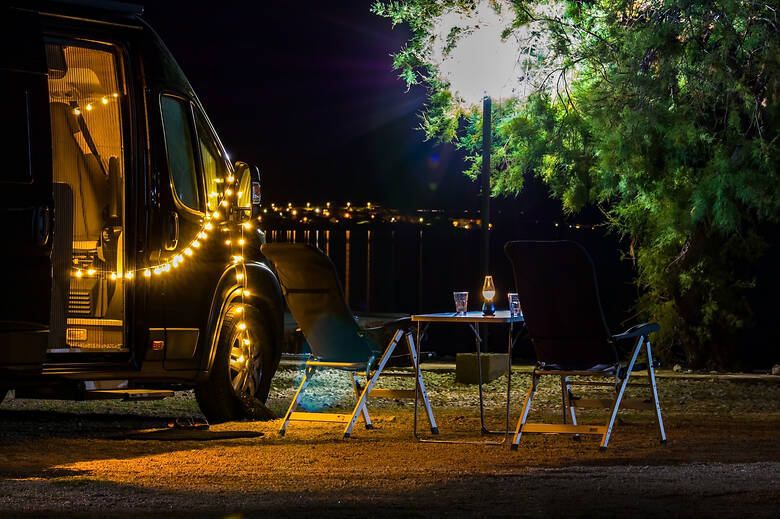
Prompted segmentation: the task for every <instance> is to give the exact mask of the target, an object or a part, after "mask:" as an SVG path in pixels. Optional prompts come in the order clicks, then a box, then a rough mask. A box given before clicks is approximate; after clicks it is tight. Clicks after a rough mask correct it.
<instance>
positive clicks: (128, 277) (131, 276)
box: [125, 272, 133, 279]
mask: <svg viewBox="0 0 780 519" xmlns="http://www.w3.org/2000/svg"><path fill="white" fill-rule="evenodd" d="M125 278H127V279H133V273H132V272H128V273H126V274H125Z"/></svg>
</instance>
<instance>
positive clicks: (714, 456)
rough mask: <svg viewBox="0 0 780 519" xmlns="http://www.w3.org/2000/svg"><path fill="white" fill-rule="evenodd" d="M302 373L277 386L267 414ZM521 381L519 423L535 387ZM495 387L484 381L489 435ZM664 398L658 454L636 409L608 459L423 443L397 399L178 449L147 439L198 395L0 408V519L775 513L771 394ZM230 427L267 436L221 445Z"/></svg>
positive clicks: (570, 450) (723, 390)
mask: <svg viewBox="0 0 780 519" xmlns="http://www.w3.org/2000/svg"><path fill="white" fill-rule="evenodd" d="M297 376H298V374H297V372H296V371H295V370H293V369H286V370H283V371H282V372H280V374H279V376H278V377H277V379H276V381H275V383H274V388H273V391H272V394H271V398H270V406H271V408H272V409H273V410H274V411H275V412H276V413H277V414H280V413H281V412H282V411H283V410H284V408H285V406H286V404H287V403H288V402H289V397H290V395H291V393H292V390H293V386H294V384H295V380H296V377H297ZM338 376H341V374H335V375H333V376H332V377H330V376H324V377H323V380H322V387H323V388H327V389H328V391H323V392H324V393H325V394H326V395H327V398H326V400H327V401H325V402H323V401H317V400H316V399H315V400H312V401H310V402H308V403H307V405H309V406H312V407H319V406H324V405H328V406H335V407H336V408H339V407H342V406H343V405H344V404H345V403H346V402H348V401H349V386H348V383H347V382H346V381H345V380H342V379H339V378H338ZM514 379H515V383H514V387H515V390H514V391H513V402H514V403H515V405H513V424H512V426H513V427H514V420H516V416H517V411H518V409H519V405H520V402H521V395H522V393H523V391H524V390H525V388H526V387H527V382H528V377H527V376H526V375H520V374H518V375H516V376H515V377H514ZM337 380H339V381H340V382H339V383H335V381H337ZM428 380H429V388H430V393H431V399H432V401H433V403H434V406H435V414H436V418H437V420H438V422H439V424H438V425H439V429H440V430H441V436H442V437H451V436H452V435H455V436H457V437H459V438H471V439H481V438H480V437H479V434H478V433H477V431H478V430H479V418H478V414H477V413H476V407H475V403H476V390H475V387H473V386H463V385H461V384H456V383H454V376H453V374H452V373H451V372H447V371H444V372H441V373H437V374H434V375H432V376H429V377H428ZM341 382H344V383H343V384H341ZM407 383H408V381H407ZM503 384H504V380H503V379H499V380H497V381H495V382H493V383H491V384H490V385H489V386H488V387H487V388H486V390H487V394H488V395H489V398H488V408H489V412H488V418H489V419H490V424H491V425H492V426H495V427H499V426H500V419H501V406H500V396H501V387H502V385H503ZM334 387H335V389H333V388H334ZM660 388H661V401H662V404H663V405H664V410H665V414H664V418H665V421H666V430H667V435H668V437H669V442H668V444H667V445H665V446H661V445H659V443H658V438H657V428H656V425H655V423H654V421H653V419H652V416H651V415H650V414H649V413H646V412H638V411H630V412H625V413H623V414H622V415H621V418H620V422H619V423H618V425H617V426H616V428H615V430H614V434H613V439H612V441H611V442H610V447H609V449H608V451H607V452H600V451H599V450H598V440H597V439H596V437H585V438H583V439H582V440H581V441H578V442H576V441H572V439H571V438H570V437H568V436H554V435H527V437H524V438H523V439H522V442H521V445H520V449H519V450H518V451H510V450H509V449H507V448H505V447H502V446H484V445H450V444H422V443H418V442H416V441H415V440H414V439H413V437H412V434H411V431H412V407H411V405H409V404H408V403H407V404H404V403H401V402H398V401H393V400H377V401H376V403H375V405H374V406H373V407H372V409H373V410H374V412H373V413H372V417H373V418H374V419H375V426H376V428H375V429H374V430H365V429H364V428H363V427H362V426H361V425H360V423H359V425H358V426H357V427H356V429H355V433H354V434H353V437H352V438H350V439H348V440H342V439H341V427H340V426H339V425H335V424H309V423H306V424H302V423H293V424H292V425H291V426H290V428H289V429H288V432H287V435H285V436H284V437H280V436H279V435H278V434H277V433H276V430H277V429H278V427H279V425H280V420H274V421H269V422H231V423H226V424H220V425H212V426H211V428H210V429H209V430H208V431H195V432H190V431H184V432H183V433H182V434H183V437H181V438H180V439H178V440H173V439H172V438H166V437H165V436H166V434H167V433H162V434H163V436H162V438H154V437H153V436H149V434H148V433H149V432H152V431H155V430H161V429H166V428H167V424H168V423H169V422H170V421H172V420H173V419H175V418H176V417H186V416H197V414H198V411H197V407H196V404H195V402H194V398H193V397H192V394H191V392H181V393H177V395H176V396H175V397H174V398H172V399H168V400H164V401H160V402H146V403H116V402H98V403H95V402H84V403H72V402H53V401H47V402H41V401H28V400H14V399H10V400H6V402H4V403H3V404H2V405H0V517H40V516H55V515H56V516H61V515H63V514H69V515H71V516H79V517H98V516H108V515H110V516H111V517H130V516H132V517H143V516H155V517H156V516H188V517H196V516H203V517H227V516H230V517H261V516H265V515H266V514H268V515H274V516H279V517H287V516H300V515H304V514H305V515H313V516H339V517H363V516H396V515H400V516H413V517H414V516H420V517H430V516H434V517H437V516H445V515H447V516H450V515H455V516H471V517H473V516H476V517H488V516H490V517H502V516H513V517H623V516H639V517H723V516H728V517H734V516H748V515H750V516H756V517H777V515H778V511H777V509H778V506H780V384H779V383H777V382H750V381H748V382H745V381H738V380H736V381H732V380H729V381H726V380H721V379H718V378H711V379H710V378H706V379H699V380H687V379H671V378H670V379H665V380H662V381H661V382H660ZM558 394H559V393H558V389H557V388H556V387H555V386H554V385H553V386H552V387H550V389H549V390H547V391H546V392H545V391H542V392H541V393H540V395H539V398H538V400H539V404H540V407H541V406H545V405H552V404H555V403H556V400H557V398H558V397H557V395H558ZM553 411H554V410H553ZM554 412H556V413H559V411H554ZM558 416H559V414H550V415H549V416H546V417H547V418H557V417H558ZM603 416H604V415H603V413H602V412H600V411H599V412H594V411H591V412H590V413H584V414H583V415H582V417H581V421H584V422H586V423H598V422H599V420H601V419H602V418H603ZM535 418H540V416H539V413H537V414H536V416H535ZM422 429H423V430H425V429H426V427H425V422H423V427H422ZM173 432H174V433H180V432H181V431H173ZM229 432H235V433H241V432H243V433H247V434H248V433H254V434H255V435H256V434H257V433H263V435H262V436H256V437H244V438H232V439H219V438H218V436H219V435H220V434H225V433H229ZM136 433H140V434H138V435H137V436H133V435H134V434H136ZM131 437H133V439H130V438H131ZM138 438H140V439H138ZM492 439H495V438H492ZM162 440H173V441H162Z"/></svg>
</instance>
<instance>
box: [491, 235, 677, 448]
mask: <svg viewBox="0 0 780 519" xmlns="http://www.w3.org/2000/svg"><path fill="white" fill-rule="evenodd" d="M504 252H505V253H506V255H507V257H508V258H509V261H510V262H511V263H512V267H513V270H514V276H515V286H516V287H517V293H518V295H519V297H520V305H521V307H522V310H523V316H524V317H525V326H526V329H527V331H528V334H529V336H530V337H531V341H532V343H533V346H534V350H535V351H536V366H535V367H534V370H533V375H532V380H531V387H530V389H529V390H528V394H527V396H526V399H525V404H524V405H523V410H522V414H521V416H520V420H519V421H518V423H517V429H516V431H515V437H514V441H513V443H512V448H513V449H517V446H518V444H519V442H520V436H521V435H522V434H523V433H526V432H535V433H568V434H575V435H577V436H576V437H579V435H580V434H598V435H601V449H602V450H605V449H606V448H607V443H608V442H609V437H610V434H611V433H612V427H613V426H614V424H615V417H616V416H617V412H618V409H619V408H620V407H621V405H622V407H624V408H634V409H655V415H656V420H657V422H658V427H659V430H660V437H661V443H666V433H665V432H664V423H663V418H662V417H661V406H660V404H659V403H658V390H657V387H656V382H655V371H654V369H653V368H654V366H653V356H652V352H651V350H650V340H649V335H650V334H651V333H653V332H656V331H658V330H659V329H660V326H659V325H658V324H655V323H651V324H639V325H636V326H633V327H631V328H629V329H628V330H626V331H625V332H623V333H621V334H618V335H612V334H611V333H610V332H609V329H608V328H607V324H606V321H605V320H604V313H603V311H602V309H601V301H600V300H599V293H598V286H597V284H596V272H595V270H594V268H593V262H592V261H591V259H590V256H589V255H588V253H587V252H586V251H585V249H584V248H582V246H581V245H579V244H577V243H575V242H572V241H514V242H508V243H507V244H506V245H505V246H504ZM628 339H633V340H634V347H633V349H632V350H631V357H630V359H629V361H628V363H627V364H625V365H624V364H621V363H620V359H619V357H618V353H617V349H616V347H615V344H616V343H617V342H618V341H623V340H628ZM642 350H644V351H645V352H646V354H647V364H646V365H639V364H637V362H636V361H637V357H638V356H639V352H640V351H642ZM644 369H646V370H647V377H648V383H647V384H632V385H643V386H647V387H649V388H650V393H651V398H650V399H647V400H629V399H624V398H623V394H624V392H625V390H626V386H627V385H628V381H629V377H630V376H631V373H632V372H633V371H639V370H644ZM543 375H553V376H556V377H560V380H561V393H562V399H563V421H564V423H563V425H561V424H542V423H526V420H527V418H528V412H529V410H530V408H531V403H532V401H533V396H534V392H535V391H536V388H537V385H538V383H539V381H540V379H541V377H542V376H543ZM572 376H574V377H582V376H586V377H608V378H610V379H611V381H610V382H597V381H592V380H587V381H585V380H570V379H569V377H572ZM571 386H602V387H614V390H615V394H614V397H613V398H610V399H591V400H586V399H582V398H578V397H575V396H574V395H573V394H572V391H571ZM575 407H609V408H611V412H610V415H609V420H608V421H607V423H606V425H603V426H590V425H579V424H577V417H576V415H575V412H574V408H575ZM567 415H568V418H569V419H570V420H571V424H567V423H566V422H567Z"/></svg>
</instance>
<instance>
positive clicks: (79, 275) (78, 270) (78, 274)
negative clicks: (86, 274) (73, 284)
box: [76, 269, 83, 278]
mask: <svg viewBox="0 0 780 519" xmlns="http://www.w3.org/2000/svg"><path fill="white" fill-rule="evenodd" d="M81 276H83V274H82V273H81V269H77V270H76V277H77V278H80V277H81Z"/></svg>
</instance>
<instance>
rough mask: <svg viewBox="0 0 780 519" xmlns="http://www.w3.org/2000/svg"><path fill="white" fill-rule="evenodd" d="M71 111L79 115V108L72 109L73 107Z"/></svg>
mask: <svg viewBox="0 0 780 519" xmlns="http://www.w3.org/2000/svg"><path fill="white" fill-rule="evenodd" d="M73 113H74V114H75V115H81V110H79V109H78V108H74V109H73Z"/></svg>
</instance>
